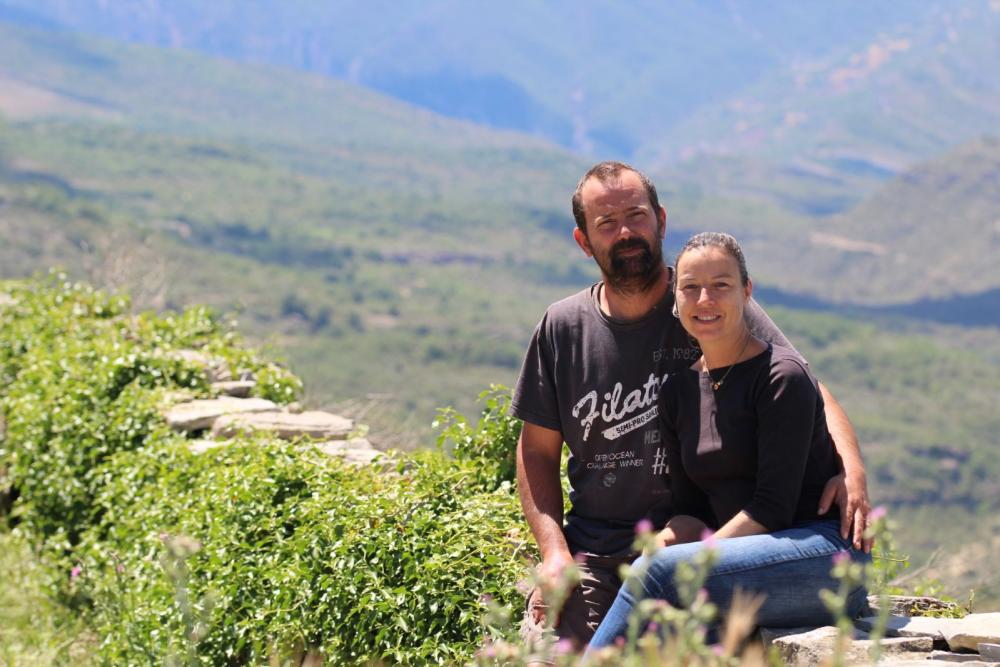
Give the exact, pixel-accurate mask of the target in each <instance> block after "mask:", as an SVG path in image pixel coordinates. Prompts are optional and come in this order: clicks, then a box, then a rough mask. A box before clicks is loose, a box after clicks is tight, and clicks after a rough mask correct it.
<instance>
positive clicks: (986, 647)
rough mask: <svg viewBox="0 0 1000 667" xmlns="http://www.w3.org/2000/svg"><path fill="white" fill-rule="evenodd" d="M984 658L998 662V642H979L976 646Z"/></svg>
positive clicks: (999, 648)
mask: <svg viewBox="0 0 1000 667" xmlns="http://www.w3.org/2000/svg"><path fill="white" fill-rule="evenodd" d="M976 648H977V649H978V650H979V655H981V656H983V659H984V660H992V661H994V662H1000V644H987V643H981V644H979V646H977V647H976Z"/></svg>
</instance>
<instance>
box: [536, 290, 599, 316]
mask: <svg viewBox="0 0 1000 667" xmlns="http://www.w3.org/2000/svg"><path fill="white" fill-rule="evenodd" d="M595 286H596V284H595V285H591V286H590V287H586V288H584V289H582V290H580V291H579V292H577V293H576V294H571V295H570V296H568V297H566V298H564V299H560V300H559V301H556V302H555V303H553V304H551V305H549V307H548V308H546V309H545V319H546V320H548V321H549V323H550V324H559V323H569V322H577V321H579V320H580V319H581V318H582V317H585V316H588V315H590V314H591V313H592V312H593V310H594V288H595Z"/></svg>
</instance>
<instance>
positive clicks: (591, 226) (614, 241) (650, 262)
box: [574, 171, 666, 293]
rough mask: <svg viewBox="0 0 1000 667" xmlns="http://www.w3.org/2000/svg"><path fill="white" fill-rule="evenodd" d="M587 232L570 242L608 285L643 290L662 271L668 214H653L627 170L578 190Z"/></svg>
mask: <svg viewBox="0 0 1000 667" xmlns="http://www.w3.org/2000/svg"><path fill="white" fill-rule="evenodd" d="M580 196H581V203H582V204H583V211H584V214H585V216H586V219H587V233H586V234H583V233H582V232H580V230H579V229H577V230H575V233H574V238H575V239H576V242H577V243H578V244H579V245H580V247H581V248H582V249H583V251H584V252H585V253H587V255H588V256H591V257H593V258H594V260H595V261H596V262H597V265H598V266H599V267H600V268H601V273H602V274H603V276H604V281H605V282H606V283H607V284H608V286H609V287H612V288H614V289H616V290H618V291H621V292H631V293H636V292H641V291H643V290H645V289H648V288H649V287H651V286H652V285H653V283H654V282H655V281H656V279H657V278H658V277H659V275H660V273H661V272H662V271H663V247H662V244H663V232H664V229H665V226H666V213H665V212H664V211H663V209H660V210H658V211H654V210H653V207H652V204H650V201H649V195H648V194H647V193H646V188H645V187H643V185H642V181H641V180H640V178H639V176H638V175H637V174H636V173H635V172H632V171H625V172H622V173H621V174H620V176H619V177H618V178H616V179H612V180H609V181H607V182H605V183H602V182H600V181H598V180H597V179H596V178H591V179H590V180H589V181H587V182H586V183H585V184H584V186H583V189H582V190H581V192H580Z"/></svg>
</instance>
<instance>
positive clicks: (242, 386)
mask: <svg viewBox="0 0 1000 667" xmlns="http://www.w3.org/2000/svg"><path fill="white" fill-rule="evenodd" d="M256 386H257V383H256V382H253V381H250V380H228V381H226V382H213V383H212V391H213V392H215V393H216V394H222V395H223V396H235V397H236V398H246V397H247V396H249V395H250V392H251V391H253V388H254V387H256Z"/></svg>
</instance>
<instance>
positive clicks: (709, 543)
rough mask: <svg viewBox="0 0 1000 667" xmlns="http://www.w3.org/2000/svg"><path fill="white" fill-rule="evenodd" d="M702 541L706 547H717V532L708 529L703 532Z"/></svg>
mask: <svg viewBox="0 0 1000 667" xmlns="http://www.w3.org/2000/svg"><path fill="white" fill-rule="evenodd" d="M701 541H702V542H704V543H705V546H706V547H714V546H715V531H714V530H712V529H711V528H706V529H705V530H703V531H701Z"/></svg>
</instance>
